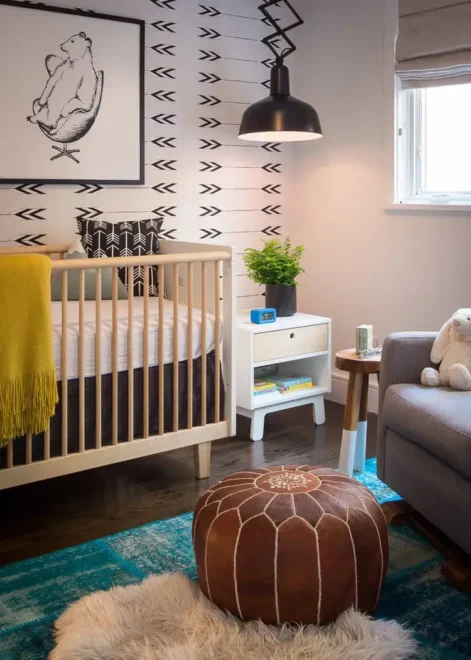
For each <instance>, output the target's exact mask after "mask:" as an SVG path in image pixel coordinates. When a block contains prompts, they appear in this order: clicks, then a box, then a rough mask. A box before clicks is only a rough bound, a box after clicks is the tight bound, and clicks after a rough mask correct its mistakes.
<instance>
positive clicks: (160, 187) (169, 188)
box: [152, 183, 177, 194]
mask: <svg viewBox="0 0 471 660" xmlns="http://www.w3.org/2000/svg"><path fill="white" fill-rule="evenodd" d="M176 185H177V184H176V183H158V184H157V185H156V186H152V190H155V192H158V193H172V194H175V193H176V192H177V191H176V190H174V188H175V186H176Z"/></svg>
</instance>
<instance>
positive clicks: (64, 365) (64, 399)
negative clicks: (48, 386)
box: [61, 270, 69, 456]
mask: <svg viewBox="0 0 471 660" xmlns="http://www.w3.org/2000/svg"><path fill="white" fill-rule="evenodd" d="M67 275H68V273H67V271H66V270H64V271H63V272H62V293H61V298H62V305H61V313H62V336H61V379H62V385H61V408H62V434H61V437H62V456H67V453H68V430H69V417H68V415H69V405H68V386H69V383H68V375H69V369H68V355H67V339H68V337H67V335H68V321H67V298H68V284H67Z"/></svg>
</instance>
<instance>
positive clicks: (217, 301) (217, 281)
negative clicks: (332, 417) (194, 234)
mask: <svg viewBox="0 0 471 660" xmlns="http://www.w3.org/2000/svg"><path fill="white" fill-rule="evenodd" d="M220 274H221V262H220V261H216V262H215V263H214V316H215V322H214V348H215V351H214V352H215V357H214V363H215V364H214V421H215V423H216V424H217V423H218V422H220V421H221V391H220V389H221V372H220V364H221V278H220Z"/></svg>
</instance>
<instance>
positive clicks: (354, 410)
mask: <svg viewBox="0 0 471 660" xmlns="http://www.w3.org/2000/svg"><path fill="white" fill-rule="evenodd" d="M335 366H336V368H337V369H340V370H341V371H348V372H349V374H350V375H349V379H348V393H347V405H346V407H345V418H344V423H343V433H342V446H341V448H340V461H339V470H340V472H343V473H344V474H348V476H351V475H352V474H353V470H358V471H359V472H362V471H363V470H364V469H365V456H366V430H367V419H368V385H369V378H370V374H379V370H380V366H381V355H375V356H373V357H371V358H363V359H361V358H360V357H359V356H358V355H357V353H356V351H355V349H354V348H351V349H347V350H345V351H339V352H338V353H336V355H335ZM378 377H379V376H378Z"/></svg>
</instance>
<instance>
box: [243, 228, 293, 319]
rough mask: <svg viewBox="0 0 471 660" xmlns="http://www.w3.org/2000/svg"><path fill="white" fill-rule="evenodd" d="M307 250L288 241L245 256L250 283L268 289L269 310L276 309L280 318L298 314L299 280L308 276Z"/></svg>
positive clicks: (268, 244) (267, 244) (250, 250)
mask: <svg viewBox="0 0 471 660" xmlns="http://www.w3.org/2000/svg"><path fill="white" fill-rule="evenodd" d="M304 250H305V247H304V245H298V246H297V247H292V246H291V242H290V240H289V238H287V239H286V240H284V241H280V240H279V239H273V240H271V241H266V242H265V245H264V246H263V249H262V250H255V249H253V248H247V249H246V250H245V252H244V263H245V266H246V268H247V271H248V275H249V277H250V279H252V280H253V281H254V282H256V283H257V284H264V285H265V299H266V306H267V307H273V308H274V309H276V313H277V316H293V314H296V286H297V282H296V278H297V276H298V275H299V274H300V273H304V268H302V266H301V258H302V256H303V254H304Z"/></svg>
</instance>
